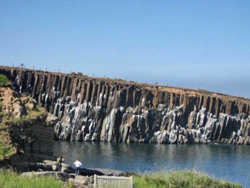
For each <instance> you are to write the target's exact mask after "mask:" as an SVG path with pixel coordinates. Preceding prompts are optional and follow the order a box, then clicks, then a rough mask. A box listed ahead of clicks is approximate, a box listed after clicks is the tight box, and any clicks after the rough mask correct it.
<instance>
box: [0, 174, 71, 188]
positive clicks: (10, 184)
mask: <svg viewBox="0 0 250 188" xmlns="http://www.w3.org/2000/svg"><path fill="white" fill-rule="evenodd" d="M0 187H1V188H65V187H66V186H64V185H63V182H62V181H59V180H56V179H55V178H53V177H36V176H33V177H31V178H29V177H24V176H21V175H19V174H17V173H14V172H10V171H0ZM68 188H69V187H68Z"/></svg>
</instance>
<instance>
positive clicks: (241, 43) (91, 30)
mask: <svg viewBox="0 0 250 188" xmlns="http://www.w3.org/2000/svg"><path fill="white" fill-rule="evenodd" d="M13 63H14V65H15V66H17V65H19V64H21V63H24V64H25V65H26V67H28V68H32V67H33V66H35V68H36V69H40V68H41V69H43V70H45V69H46V68H47V69H48V70H50V71H58V69H60V71H61V72H66V73H69V72H71V71H74V72H82V73H83V74H86V75H90V76H93V75H94V76H98V77H104V76H105V77H110V78H121V79H126V80H128V81H129V80H134V81H138V82H144V83H155V82H158V84H161V85H168V86H177V87H178V86H179V87H186V88H194V89H197V88H200V89H207V90H210V91H215V92H218V91H219V92H222V93H226V94H231V95H236V96H244V97H248V98H250V84H249V81H250V1H248V0H197V1H193V0H188V1H187V0H178V1H177V0H171V1H170V0H169V1H167V0H165V1H164V0H112V1H111V0H88V1H87V0H86V1H85V0H40V1H38V0H32V1H31V0H29V1H28V0H25V1H22V0H16V1H13V0H0V64H1V65H9V66H12V64H13Z"/></svg>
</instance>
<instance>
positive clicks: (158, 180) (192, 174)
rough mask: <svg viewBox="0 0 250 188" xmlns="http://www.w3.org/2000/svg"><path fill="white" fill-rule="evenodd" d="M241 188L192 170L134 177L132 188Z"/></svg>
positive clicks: (153, 173) (152, 173)
mask: <svg viewBox="0 0 250 188" xmlns="http://www.w3.org/2000/svg"><path fill="white" fill-rule="evenodd" d="M144 187H147V188H194V187H196V188H203V187H204V188H241V186H240V185H237V184H232V183H229V182H225V181H219V180H216V179H214V178H210V177H208V176H206V175H204V174H202V173H199V172H196V171H193V170H181V171H180V170H176V171H169V172H151V173H147V174H143V175H141V176H135V177H134V188H144Z"/></svg>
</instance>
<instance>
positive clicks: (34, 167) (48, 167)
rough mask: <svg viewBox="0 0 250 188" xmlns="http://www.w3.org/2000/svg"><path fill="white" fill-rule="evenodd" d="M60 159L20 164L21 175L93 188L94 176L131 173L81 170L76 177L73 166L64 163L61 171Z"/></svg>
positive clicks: (76, 186)
mask: <svg viewBox="0 0 250 188" xmlns="http://www.w3.org/2000/svg"><path fill="white" fill-rule="evenodd" d="M58 160H59V158H58V159H57V161H50V160H44V161H42V162H33V163H20V165H21V166H20V167H22V168H19V169H21V170H22V171H24V172H23V173H22V174H21V175H22V176H26V177H32V176H38V177H42V176H51V177H55V178H56V179H58V180H61V181H63V182H64V184H65V185H71V186H73V187H74V188H93V187H94V175H95V174H96V175H105V176H128V175H130V174H131V173H128V172H123V171H118V170H111V169H94V168H93V169H87V168H81V169H80V175H78V176H76V175H75V170H74V168H72V166H70V165H68V164H66V163H62V169H61V171H59V163H58Z"/></svg>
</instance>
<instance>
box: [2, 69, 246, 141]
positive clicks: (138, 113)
mask: <svg viewBox="0 0 250 188" xmlns="http://www.w3.org/2000/svg"><path fill="white" fill-rule="evenodd" d="M0 74H4V75H6V76H7V77H8V78H9V79H10V80H11V81H12V84H13V86H14V87H15V90H16V91H17V92H20V93H28V94H30V95H31V97H32V98H34V99H36V101H38V104H40V105H42V106H43V107H45V108H46V109H47V111H48V112H50V113H52V114H54V115H55V116H57V117H58V118H59V120H60V121H59V122H58V123H57V124H56V126H54V136H55V139H59V140H78V141H111V142H143V143H152V142H154V143H173V144H176V143H181V144H184V143H190V144H191V143H211V142H220V143H231V144H250V116H249V115H250V100H248V99H244V98H238V97H232V96H228V95H223V94H220V93H212V92H207V91H203V90H188V89H180V88H173V87H163V86H153V85H142V84H136V83H134V82H125V81H122V80H111V79H99V78H90V77H86V76H85V77H84V76H81V75H79V74H78V75H76V74H71V75H67V74H60V73H51V72H43V71H33V70H28V69H19V68H10V67H0Z"/></svg>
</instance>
